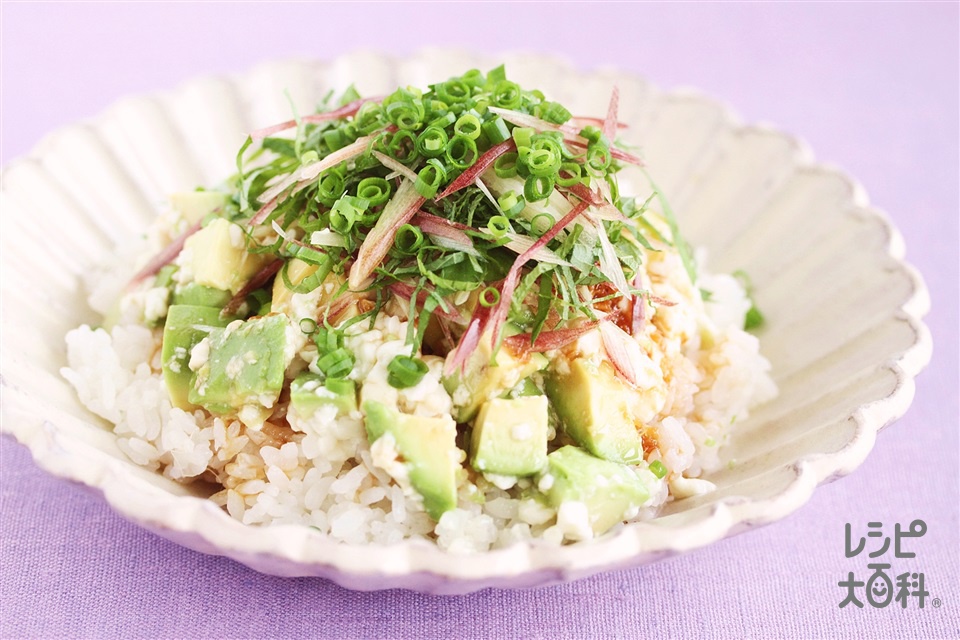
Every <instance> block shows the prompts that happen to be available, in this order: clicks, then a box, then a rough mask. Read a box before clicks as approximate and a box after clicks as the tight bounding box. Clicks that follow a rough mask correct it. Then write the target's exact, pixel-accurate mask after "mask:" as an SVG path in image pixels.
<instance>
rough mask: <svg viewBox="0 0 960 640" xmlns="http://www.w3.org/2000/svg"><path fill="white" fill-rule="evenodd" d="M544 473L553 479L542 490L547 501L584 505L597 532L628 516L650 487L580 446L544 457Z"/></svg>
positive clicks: (624, 468)
mask: <svg viewBox="0 0 960 640" xmlns="http://www.w3.org/2000/svg"><path fill="white" fill-rule="evenodd" d="M545 475H547V476H549V477H550V481H551V482H552V483H551V484H549V488H548V489H547V490H546V491H545V493H546V494H547V499H548V500H549V502H550V504H551V505H552V506H553V507H554V508H557V509H559V508H560V505H561V504H563V503H564V502H580V503H582V504H584V505H585V506H586V510H587V516H588V519H589V521H590V528H591V529H593V532H594V534H596V535H600V534H602V533H604V532H606V531H607V530H608V529H610V527H612V526H613V525H615V524H617V523H618V522H622V521H623V520H624V519H626V518H628V517H631V515H632V514H631V511H634V510H636V509H638V508H639V507H641V506H642V505H643V504H644V503H645V502H646V501H647V499H648V498H649V497H650V487H649V486H648V484H647V482H646V481H645V480H644V479H643V478H642V477H641V475H639V474H638V473H637V472H636V471H634V470H633V469H631V468H630V467H628V466H626V465H622V464H617V463H616V462H608V461H607V460H601V459H600V458H595V457H594V456H592V455H590V454H589V453H587V452H586V451H584V450H583V449H580V448H579V447H573V446H569V445H568V446H566V447H561V448H559V449H557V450H556V451H554V452H553V453H551V454H550V455H549V456H547V472H546V474H545ZM648 475H650V477H651V478H652V474H648ZM543 484H544V483H543V480H541V482H540V485H541V486H543Z"/></svg>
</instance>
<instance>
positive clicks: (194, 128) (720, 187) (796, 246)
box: [0, 51, 931, 594]
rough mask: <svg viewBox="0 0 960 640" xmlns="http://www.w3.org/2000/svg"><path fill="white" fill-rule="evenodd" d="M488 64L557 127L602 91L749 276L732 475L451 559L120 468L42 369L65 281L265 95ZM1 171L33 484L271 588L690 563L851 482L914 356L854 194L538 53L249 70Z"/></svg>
mask: <svg viewBox="0 0 960 640" xmlns="http://www.w3.org/2000/svg"><path fill="white" fill-rule="evenodd" d="M501 61H505V62H506V63H507V65H508V68H509V70H510V74H511V77H513V78H514V79H516V80H518V81H519V82H521V84H524V85H530V86H537V87H539V88H540V89H542V90H543V91H544V92H545V93H546V94H548V95H549V96H551V97H552V98H553V99H556V100H559V101H561V102H563V103H565V104H566V105H567V106H568V107H569V108H570V109H571V110H572V111H574V112H575V113H583V114H591V113H592V114H602V113H605V109H606V102H607V100H608V97H609V95H610V90H611V88H612V86H613V85H614V84H617V85H618V86H619V87H620V93H621V102H620V104H621V112H620V115H621V118H622V119H623V120H625V121H626V122H627V123H629V124H630V128H629V129H628V130H627V131H626V133H625V135H624V137H625V138H626V139H627V140H628V141H630V142H633V143H636V144H640V145H641V146H642V149H643V154H644V156H645V157H646V159H647V161H648V164H649V166H650V167H651V170H652V171H653V174H654V175H655V177H656V179H657V181H658V183H659V184H660V186H661V188H663V189H664V191H665V192H666V194H667V196H668V197H669V199H670V201H671V204H672V205H673V208H674V209H675V210H676V211H677V212H678V216H679V217H680V221H681V226H682V228H683V230H684V232H685V235H686V236H687V237H688V239H689V240H690V241H691V242H692V243H693V244H695V245H703V246H706V247H707V248H708V249H709V251H710V255H711V265H712V268H713V269H714V270H717V271H731V270H734V269H745V270H746V271H747V272H749V273H750V274H751V275H752V278H753V282H754V285H755V288H756V299H757V302H758V304H759V306H760V307H761V308H762V309H763V311H764V314H765V315H766V318H767V321H768V322H767V325H766V327H765V328H764V329H763V330H762V331H761V333H760V339H761V344H762V350H763V352H764V354H765V355H766V356H767V357H768V358H769V359H770V361H771V362H772V364H773V375H774V378H775V380H776V382H777V384H778V385H779V387H780V395H779V397H778V398H777V399H776V400H775V401H773V402H771V403H770V404H768V405H766V406H763V407H761V408H759V409H758V410H757V411H756V412H755V413H754V414H753V415H752V416H751V417H750V419H749V420H747V421H745V422H744V423H743V424H742V425H741V426H740V427H739V429H738V430H737V431H736V432H735V435H734V437H733V442H732V444H731V445H730V446H729V447H728V448H726V449H725V450H724V455H725V457H726V458H729V459H736V460H737V464H736V465H735V466H734V467H733V468H732V469H726V468H725V469H724V470H723V471H721V472H719V473H716V474H714V475H713V476H711V477H710V479H711V480H713V481H714V482H715V483H716V484H717V487H718V489H717V491H716V492H715V493H711V494H709V495H704V496H700V497H697V498H692V499H686V500H681V501H677V502H674V503H671V504H670V505H669V506H668V508H667V509H666V510H665V511H664V512H663V514H662V515H661V516H660V517H659V518H657V519H655V520H653V521H651V522H645V523H639V524H631V525H629V526H625V527H622V528H620V529H619V530H617V531H615V532H612V533H610V534H607V535H605V536H603V537H602V538H600V539H598V540H595V541H592V542H589V543H580V544H576V545H571V546H566V547H561V548H557V547H552V546H547V545H541V544H534V545H517V546H514V547H511V548H508V549H504V550H498V551H492V552H488V553H484V554H480V555H473V556H457V557H451V556H450V555H448V554H447V553H445V552H443V551H441V550H440V549H439V548H437V547H435V546H433V545H430V544H427V543H423V542H420V543H416V542H406V543H401V544H397V545H392V546H378V545H371V546H350V545H345V544H341V543H336V542H332V541H330V540H328V539H326V538H325V537H324V536H322V535H321V534H319V533H317V532H315V531H313V530H311V529H309V528H307V527H293V526H274V527H251V526H244V525H242V524H240V523H239V522H237V521H234V520H232V519H231V518H230V517H229V516H228V515H227V514H226V513H225V512H223V511H222V510H220V509H219V508H217V507H216V506H215V505H214V504H213V503H211V502H209V501H207V500H205V499H203V497H202V496H197V495H193V494H191V489H190V488H188V487H183V486H181V485H178V484H176V483H174V482H172V481H169V480H167V479H165V478H163V477H162V476H160V475H158V474H155V473H152V472H149V471H146V470H144V469H141V468H139V467H137V466H135V465H134V464H133V463H131V462H130V461H129V460H127V459H126V458H125V457H124V455H123V454H122V453H121V452H120V450H119V449H118V448H117V447H116V445H115V442H114V438H113V435H112V433H111V431H110V429H109V425H107V424H106V423H105V422H104V421H102V420H100V419H98V418H96V417H95V416H93V415H92V414H91V413H89V412H88V411H87V410H86V409H84V407H83V406H81V405H80V403H79V402H78V401H77V399H76V397H75V395H74V393H73V391H72V389H71V388H70V387H69V386H68V384H67V383H66V382H65V380H64V379H63V378H62V377H61V376H60V375H59V373H58V371H59V369H60V367H61V366H63V365H65V364H66V362H65V347H64V339H63V337H64V334H65V333H66V332H67V331H68V330H69V329H71V328H73V327H74V326H76V325H78V324H81V323H84V322H88V323H89V322H95V321H96V317H95V315H94V314H93V312H92V311H91V310H90V309H89V308H88V307H87V305H86V303H85V301H84V294H83V292H82V291H81V290H80V287H79V286H78V274H79V273H81V272H82V271H83V270H84V269H86V268H88V267H89V266H90V265H93V264H94V263H96V262H98V261H100V260H101V259H102V258H103V256H105V255H106V254H108V253H109V252H110V251H111V250H112V248H113V247H114V246H115V244H116V243H119V242H121V241H123V240H124V239H125V238H129V237H131V236H132V235H134V234H137V233H138V232H140V231H141V230H142V229H144V228H145V227H146V226H147V224H148V223H149V221H150V220H151V218H152V217H153V216H154V215H155V213H156V206H157V205H158V204H159V203H160V202H161V201H162V200H163V199H164V197H165V196H166V195H167V194H169V193H171V192H174V191H178V190H183V189H190V188H193V187H194V186H196V185H198V184H208V183H216V182H219V181H220V180H222V179H223V178H224V177H225V176H227V175H229V174H230V173H231V172H232V170H233V162H234V156H235V153H236V149H237V148H238V146H239V144H240V142H241V141H242V140H243V137H244V132H246V131H249V130H252V129H254V128H256V127H258V126H262V125H267V124H270V123H273V122H274V121H280V120H284V119H286V118H287V117H288V115H289V105H288V102H287V99H286V97H285V96H284V90H287V91H289V93H290V95H291V96H292V99H293V101H294V102H295V103H296V104H297V106H298V108H299V109H300V110H301V112H304V111H307V110H309V109H311V108H312V106H313V105H314V104H316V102H317V101H318V99H319V98H320V97H322V96H323V95H324V94H325V93H326V92H327V91H328V90H329V89H331V88H334V89H343V88H345V87H346V86H347V85H348V84H349V83H351V82H354V83H356V85H357V88H358V89H359V90H360V91H361V93H363V94H366V95H375V94H382V93H386V92H388V91H390V90H392V89H393V88H395V87H396V86H398V85H407V84H412V85H417V86H424V85H426V84H427V83H428V82H432V81H434V80H436V79H438V78H445V77H448V76H449V75H453V74H456V73H460V72H462V71H464V70H466V69H468V68H471V67H479V68H489V67H492V66H494V65H495V64H496V63H498V62H501ZM2 177H3V185H2V195H0V197H2V211H3V215H2V230H3V233H2V250H3V272H2V286H3V297H4V315H3V372H2V379H0V382H2V390H3V423H2V425H3V429H4V430H5V431H9V432H11V433H12V434H13V435H14V437H16V438H17V439H18V440H19V441H20V442H22V443H23V444H25V445H27V446H28V447H29V448H30V450H31V452H32V453H33V456H34V458H35V460H36V462H37V464H38V465H40V466H41V467H42V468H44V469H46V470H47V471H49V472H50V473H53V474H55V475H58V476H61V477H64V478H68V479H71V480H75V481H79V482H82V483H84V484H86V485H89V486H91V487H94V488H96V489H98V490H100V491H102V492H103V494H104V496H105V497H106V499H107V501H108V502H109V503H110V505H111V506H112V507H113V508H114V509H116V510H117V511H118V512H119V513H120V514H122V515H123V516H125V517H126V518H129V519H130V520H132V521H134V522H136V523H138V524H140V525H142V526H144V527H146V528H148V529H150V530H152V531H155V532H157V533H159V534H160V535H162V536H164V537H166V538H169V539H171V540H174V541H176V542H178V543H180V544H183V545H185V546H187V547H190V548H192V549H196V550H199V551H203V552H206V553H213V554H219V555H224V556H228V557H230V558H233V559H235V560H238V561H240V562H242V563H244V564H246V565H248V566H250V567H252V568H253V569H256V570H257V571H261V572H264V573H269V574H274V575H281V576H322V577H325V578H329V579H331V580H334V581H335V582H337V583H339V584H341V585H343V586H345V587H348V588H351V589H362V590H373V589H386V588H395V587H403V588H409V589H415V590H418V591H423V592H429V593H444V594H453V593H467V592H470V591H474V590H477V589H481V588H484V587H491V586H495V587H507V588H516V587H534V586H542V585H546V584H551V583H556V582H562V581H568V580H574V579H577V578H581V577H584V576H588V575H591V574H594V573H597V572H600V571H604V570H607V569H612V568H625V567H631V566H637V565H640V564H644V563H647V562H652V561H655V560H658V559H660V558H664V557H666V556H669V555H672V554H676V553H679V552H683V551H687V550H690V549H696V548H698V547H703V546H706V545H708V544H710V543H712V542H714V541H716V540H719V539H721V538H723V537H725V536H729V535H732V534H734V533H738V532H741V531H744V530H746V529H748V528H750V527H752V526H757V525H761V524H766V523H769V522H773V521H775V520H778V519H780V518H783V517H784V516H786V515H787V514H789V513H791V512H792V511H794V510H795V509H797V508H799V507H800V506H801V505H802V504H803V503H805V502H806V501H807V500H808V499H809V497H810V495H811V493H812V492H813V490H814V488H816V486H817V485H818V484H821V483H823V482H827V481H829V480H832V479H834V478H837V477H839V476H843V475H845V474H847V473H849V472H851V471H852V470H853V469H855V468H856V467H857V466H858V465H859V464H860V463H861V462H863V460H864V458H865V457H866V455H867V454H868V453H869V452H870V449H871V448H872V447H873V443H874V439H875V437H876V434H877V432H878V431H879V430H880V429H881V428H883V427H884V426H886V425H887V424H889V423H891V422H892V421H894V420H896V419H897V418H898V417H900V416H901V415H903V413H904V412H905V411H906V409H907V407H908V406H909V404H910V402H911V400H912V399H913V392H914V377H915V376H916V374H917V373H918V372H919V370H920V369H921V368H922V367H923V366H924V365H926V363H927V362H928V361H929V358H930V352H931V342H930V338H929V333H928V331H927V328H926V326H925V325H924V324H923V323H922V321H921V318H922V316H923V315H924V314H925V313H926V311H927V309H928V306H929V300H928V294H927V291H926V288H925V286H924V284H923V281H922V280H921V278H920V277H919V275H918V274H917V273H916V272H915V271H914V269H913V268H911V267H910V266H909V265H907V264H905V263H904V262H903V260H902V258H903V254H904V247H903V243H902V239H901V236H900V234H899V232H898V231H897V230H896V229H895V228H894V227H893V226H892V225H891V224H890V222H889V221H888V220H887V219H886V217H885V216H884V215H883V214H882V213H880V212H878V211H876V210H874V209H871V208H869V206H868V204H867V198H866V196H865V195H864V193H863V191H862V190H861V189H860V188H859V187H858V186H857V185H856V184H855V183H854V182H853V181H852V180H851V179H850V178H848V177H847V176H845V175H844V174H842V173H840V172H839V171H836V170H833V169H828V168H825V167H823V166H820V165H816V164H814V163H813V162H812V159H811V156H810V154H809V153H808V152H807V150H806V149H805V148H804V147H803V146H802V145H801V144H800V143H798V142H797V141H796V140H795V139H794V138H792V137H790V136H787V135H784V134H782V133H779V132H777V131H774V130H771V129H768V128H765V127H756V126H743V125H741V124H740V123H738V122H737V120H736V119H735V118H734V117H733V116H731V114H730V113H729V112H728V111H727V109H726V108H724V107H723V106H721V105H720V104H718V103H717V102H715V101H713V100H710V99H707V98H704V97H701V96H699V95H695V94H690V93H676V92H671V93H663V92H661V91H659V90H658V89H657V88H656V87H653V86H651V85H650V84H648V83H647V82H645V81H643V80H641V79H638V78H635V77H632V76H625V75H621V74H618V73H612V72H599V73H588V74H584V73H580V72H577V71H575V70H573V69H572V68H571V67H570V66H568V65H566V64H564V63H562V62H558V61H557V60H555V59H553V58H544V57H537V56H529V55H514V56H507V57H506V59H505V60H493V59H489V58H481V57H477V56H472V55H467V54H462V53H457V52H451V51H427V52H424V53H422V54H420V55H418V56H416V57H413V58H410V59H404V60H394V59H390V58H386V57H382V56H378V55H373V54H357V55H352V56H349V57H344V58H340V59H338V60H336V61H334V62H331V63H316V62H305V63H272V64H264V65H261V66H259V67H257V68H255V69H253V70H252V71H251V72H249V73H247V74H244V75H241V76H239V77H232V78H205V79H200V80H196V81H193V82H190V83H188V84H186V85H184V86H182V87H181V88H180V89H178V90H176V91H174V92H171V93H165V94H160V95H153V96H147V97H136V98H130V99H125V100H122V101H121V102H119V103H117V104H116V105H114V106H113V107H112V108H110V109H109V110H108V111H107V112H106V113H105V114H104V115H103V116H102V117H100V118H99V119H97V120H96V121H94V122H90V123H85V124H80V125H75V126H70V127H67V128H65V129H62V130H60V131H57V132H56V133H54V134H52V135H50V136H48V137H47V138H46V139H45V140H44V141H43V142H42V143H41V144H40V145H39V147H38V148H37V149H35V150H34V152H33V153H32V154H30V155H29V156H27V157H25V158H22V159H20V160H18V161H15V162H14V163H12V164H11V165H10V166H9V167H7V168H6V169H5V170H4V172H3V176H2ZM51 247H58V248H59V249H58V250H54V251H52V250H51V249H50V248H51Z"/></svg>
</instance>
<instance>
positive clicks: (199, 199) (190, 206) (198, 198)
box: [170, 191, 230, 224]
mask: <svg viewBox="0 0 960 640" xmlns="http://www.w3.org/2000/svg"><path fill="white" fill-rule="evenodd" d="M229 202H230V196H228V195H227V194H225V193H222V192H220V191H186V192H182V193H175V194H173V195H171V196H170V204H171V205H172V206H173V208H174V209H175V210H176V211H177V213H179V214H180V216H181V217H183V219H184V220H186V221H187V222H189V223H191V224H193V223H195V222H200V221H201V220H203V219H204V218H205V217H206V216H208V215H210V214H211V213H220V214H223V213H224V209H225V208H226V206H227V203H229Z"/></svg>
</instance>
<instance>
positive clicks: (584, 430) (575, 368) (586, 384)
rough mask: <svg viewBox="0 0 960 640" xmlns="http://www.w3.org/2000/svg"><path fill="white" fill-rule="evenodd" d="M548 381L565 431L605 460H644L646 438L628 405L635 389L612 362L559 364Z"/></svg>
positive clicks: (547, 389) (585, 360) (552, 401)
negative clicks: (624, 379)
mask: <svg viewBox="0 0 960 640" xmlns="http://www.w3.org/2000/svg"><path fill="white" fill-rule="evenodd" d="M545 383H546V384H545V387H546V388H545V390H546V392H547V397H549V398H550V402H551V403H552V404H553V407H554V409H555V410H556V412H557V417H559V418H560V422H561V423H562V424H563V429H564V431H566V433H567V435H569V436H570V437H571V438H573V440H574V441H575V442H576V443H577V444H578V445H580V446H581V447H583V448H584V449H586V450H587V451H589V452H590V453H592V454H593V455H595V456H597V457H598V458H603V459H604V460H611V461H613V462H622V463H625V464H637V463H639V462H641V461H642V460H643V441H642V439H641V437H640V433H639V431H637V427H636V425H635V424H634V420H633V416H632V414H631V412H630V408H629V406H628V404H627V398H628V397H629V394H630V393H633V391H632V390H631V389H630V388H629V387H627V385H626V384H624V383H623V382H621V381H620V380H619V379H618V378H617V376H616V374H615V373H614V371H613V366H612V365H611V364H610V363H609V362H602V363H600V364H599V365H597V364H595V363H593V362H591V361H589V360H587V359H585V358H578V359H576V360H573V361H571V362H569V363H566V364H565V365H563V364H562V365H560V366H558V367H555V368H554V369H553V370H552V371H551V373H550V375H549V376H547V378H546V381H545Z"/></svg>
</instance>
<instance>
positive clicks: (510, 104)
mask: <svg viewBox="0 0 960 640" xmlns="http://www.w3.org/2000/svg"><path fill="white" fill-rule="evenodd" d="M492 98H493V103H494V104H496V105H497V106H498V107H500V108H502V109H516V108H517V107H519V106H520V103H521V102H522V101H523V92H522V91H520V86H519V85H517V83H516V82H510V81H509V80H503V81H502V82H499V83H497V86H496V88H495V89H494V90H493V96H492Z"/></svg>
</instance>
